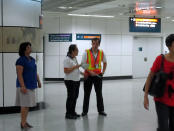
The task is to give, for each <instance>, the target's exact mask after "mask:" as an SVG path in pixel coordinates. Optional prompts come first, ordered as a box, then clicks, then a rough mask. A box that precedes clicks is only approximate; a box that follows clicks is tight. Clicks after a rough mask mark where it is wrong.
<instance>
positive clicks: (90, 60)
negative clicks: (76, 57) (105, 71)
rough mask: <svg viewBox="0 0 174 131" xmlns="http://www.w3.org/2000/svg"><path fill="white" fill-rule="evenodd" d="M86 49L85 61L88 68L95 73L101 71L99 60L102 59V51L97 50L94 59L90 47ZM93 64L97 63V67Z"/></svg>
mask: <svg viewBox="0 0 174 131" xmlns="http://www.w3.org/2000/svg"><path fill="white" fill-rule="evenodd" d="M86 51H87V63H88V64H89V67H88V70H90V71H94V72H96V73H97V74H98V73H101V62H102V60H103V51H102V50H99V51H98V54H97V58H96V60H95V58H94V56H93V54H92V52H91V50H90V49H88V50H86ZM95 64H98V68H96V67H95Z"/></svg>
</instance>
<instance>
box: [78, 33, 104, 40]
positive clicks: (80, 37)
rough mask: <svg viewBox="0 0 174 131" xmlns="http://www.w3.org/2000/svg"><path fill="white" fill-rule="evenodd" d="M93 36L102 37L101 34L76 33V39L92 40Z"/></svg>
mask: <svg viewBox="0 0 174 131" xmlns="http://www.w3.org/2000/svg"><path fill="white" fill-rule="evenodd" d="M93 38H99V39H101V34H76V40H91V39H93Z"/></svg>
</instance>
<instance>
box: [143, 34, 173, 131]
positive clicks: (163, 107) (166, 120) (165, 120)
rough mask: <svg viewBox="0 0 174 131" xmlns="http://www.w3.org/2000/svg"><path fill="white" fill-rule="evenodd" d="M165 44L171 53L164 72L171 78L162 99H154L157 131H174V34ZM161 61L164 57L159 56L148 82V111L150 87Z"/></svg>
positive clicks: (146, 87)
mask: <svg viewBox="0 0 174 131" xmlns="http://www.w3.org/2000/svg"><path fill="white" fill-rule="evenodd" d="M165 42H166V46H167V47H168V49H169V53H167V54H165V55H164V72H166V73H167V74H169V78H168V80H167V82H166V86H165V91H164V95H163V96H162V97H160V98H156V97H154V101H155V106H156V112H157V117H158V128H157V131H174V77H173V76H174V34H170V35H169V36H168V37H167V38H166V41H165ZM161 61H162V56H161V55H159V56H157V58H156V59H155V61H154V63H153V66H152V68H151V71H150V73H149V75H148V77H147V80H146V86H145V94H144V107H145V109H147V110H148V109H149V100H148V90H149V86H150V83H151V81H152V78H153V76H154V74H155V73H156V72H158V71H159V70H160V66H161Z"/></svg>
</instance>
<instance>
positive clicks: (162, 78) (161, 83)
mask: <svg viewBox="0 0 174 131" xmlns="http://www.w3.org/2000/svg"><path fill="white" fill-rule="evenodd" d="M161 56H162V61H161V67H160V70H159V71H158V72H157V73H155V75H154V77H153V78H152V81H151V84H150V87H149V91H148V94H149V95H151V96H154V97H162V96H163V95H164V90H165V86H166V81H167V79H168V74H167V73H165V72H164V55H163V54H161ZM143 91H145V85H144V88H143Z"/></svg>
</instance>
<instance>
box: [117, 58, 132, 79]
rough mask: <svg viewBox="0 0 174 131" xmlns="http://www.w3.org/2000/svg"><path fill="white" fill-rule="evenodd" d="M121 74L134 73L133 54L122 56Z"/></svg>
mask: <svg viewBox="0 0 174 131" xmlns="http://www.w3.org/2000/svg"><path fill="white" fill-rule="evenodd" d="M120 75H121V76H127V75H132V56H121V74H120Z"/></svg>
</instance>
